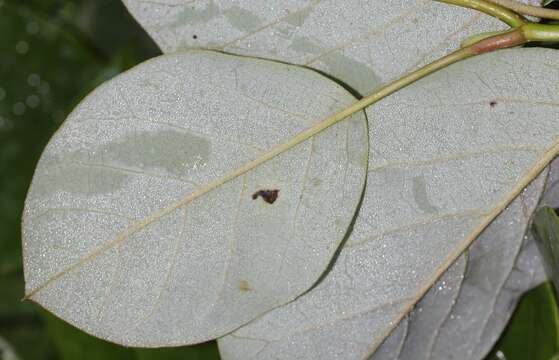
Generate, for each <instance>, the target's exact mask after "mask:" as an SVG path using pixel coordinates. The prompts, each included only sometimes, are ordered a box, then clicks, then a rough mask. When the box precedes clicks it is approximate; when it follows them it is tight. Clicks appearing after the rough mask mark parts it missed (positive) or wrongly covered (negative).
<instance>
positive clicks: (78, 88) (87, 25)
mask: <svg viewBox="0 0 559 360" xmlns="http://www.w3.org/2000/svg"><path fill="white" fill-rule="evenodd" d="M159 54H160V52H159V50H158V48H157V47H156V45H155V44H154V43H153V42H152V41H151V39H150V38H149V37H148V36H147V35H146V33H145V32H144V31H143V30H142V29H141V27H140V26H139V25H137V24H136V22H135V21H134V20H133V19H132V17H131V16H130V15H129V14H128V13H127V11H126V9H125V8H124V6H123V5H122V2H121V1H120V0H81V1H78V0H74V1H62V0H0V338H3V339H5V340H7V341H8V343H9V344H10V345H11V346H12V347H13V348H14V350H15V352H16V353H17V355H19V357H20V359H23V360H34V359H41V360H43V359H47V360H50V359H52V360H58V359H60V360H75V359H82V360H88V359H92V360H93V359H95V360H98V359H109V360H110V359H136V360H152V359H161V360H174V359H181V360H206V359H216V360H217V359H219V354H218V352H217V346H216V344H215V343H209V344H204V345H199V346H193V347H181V348H169V349H153V350H152V349H144V350H139V349H131V348H124V347H121V346H118V345H114V344H110V343H107V342H104V341H101V340H98V339H96V338H94V337H92V336H89V335H87V334H85V333H83V332H81V331H79V330H77V329H75V328H73V327H72V326H70V325H68V324H66V323H65V322H63V321H61V320H59V319H57V318H55V317H54V316H52V315H50V314H48V313H47V312H46V311H44V310H42V309H40V308H39V306H37V305H35V304H33V303H31V302H21V298H22V297H23V294H24V292H23V291H24V290H23V274H22V265H21V256H22V254H21V240H20V239H21V235H20V219H21V213H22V209H23V203H24V200H25V194H26V192H27V189H28V187H29V183H30V181H31V178H32V175H33V169H34V167H35V165H36V163H37V161H38V159H39V156H40V154H41V151H42V150H43V148H44V147H45V145H46V143H47V141H48V139H49V138H50V137H51V135H52V134H53V132H54V131H55V130H56V129H57V128H58V126H59V125H60V124H61V122H62V121H63V120H64V118H65V117H66V115H67V114H68V113H69V112H70V111H71V110H72V109H73V108H74V107H75V106H76V104H77V103H78V102H79V101H80V100H81V99H82V98H83V97H84V96H85V95H86V94H87V93H89V92H90V91H91V90H93V89H94V88H95V87H96V86H97V85H99V84H100V83H102V82H103V81H105V80H107V79H109V78H111V77H112V76H114V75H116V74H119V73H121V72H122V71H124V70H126V69H128V68H130V67H132V66H134V65H136V64H138V63H140V62H142V61H144V60H146V59H148V58H151V57H154V56H157V55H159ZM0 358H1V354H0Z"/></svg>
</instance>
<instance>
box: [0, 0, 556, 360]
mask: <svg viewBox="0 0 559 360" xmlns="http://www.w3.org/2000/svg"><path fill="white" fill-rule="evenodd" d="M157 55H159V50H158V49H157V47H156V46H155V44H154V43H153V42H152V41H151V40H150V39H149V37H148V36H147V35H146V34H145V32H144V31H143V30H142V29H141V28H140V27H139V26H138V25H137V24H136V23H135V21H134V20H133V19H132V17H131V16H129V14H128V13H127V12H126V10H125V8H124V6H123V5H122V3H121V1H120V0H81V1H78V0H74V1H62V0H0V338H3V339H5V340H7V341H8V343H9V344H11V346H12V347H13V348H14V350H15V352H16V353H17V355H19V357H20V358H21V359H24V360H34V359H46V360H74V359H81V360H89V359H92V360H93V359H96V360H97V359H108V360H110V359H125V360H126V359H135V360H156V359H157V360H160V359H161V360H174V359H177V360H179V359H180V360H212V359H214V360H217V359H219V354H218V352H217V347H216V344H215V342H212V343H208V344H202V345H198V346H193V347H180V348H168V349H141V350H140V349H132V348H124V347H121V346H118V345H115V344H111V343H107V342H104V341H101V340H99V339H96V338H94V337H92V336H90V335H88V334H85V333H83V332H81V331H79V330H77V329H75V328H73V327H72V326H70V325H68V324H66V323H65V322H63V321H61V320H59V319H57V318H56V317H54V316H53V315H51V314H49V313H47V312H46V311H44V310H42V309H40V308H39V307H38V306H36V305H35V304H33V303H31V302H21V301H20V299H21V298H22V297H23V283H24V282H23V274H22V265H21V256H22V254H21V244H20V239H21V235H20V219H21V213H22V208H23V203H24V199H25V194H26V191H27V188H28V187H29V183H30V181H31V178H32V175H33V169H34V167H35V164H36V163H37V161H38V159H39V156H40V154H41V151H42V149H43V148H44V146H45V145H46V143H47V141H48V139H49V138H50V137H51V135H52V134H53V132H54V131H55V130H56V129H57V128H58V126H59V125H60V124H61V122H62V121H63V120H64V118H65V117H66V115H67V114H68V113H69V112H70V111H71V110H72V109H73V108H74V107H75V106H76V104H77V103H78V102H79V101H80V100H81V99H82V98H83V97H84V96H85V95H86V94H87V93H89V92H90V91H91V90H93V89H94V88H95V87H96V86H97V85H99V84H100V83H102V82H103V81H105V80H107V79H109V78H111V77H112V76H114V75H116V74H119V73H121V72H122V71H124V70H126V69H128V68H130V67H132V66H134V65H136V64H138V63H140V62H142V61H144V60H146V59H148V58H151V57H153V56H157ZM556 306H557V305H556V302H555V298H554V296H553V292H552V291H551V287H550V286H549V284H546V285H543V286H541V287H539V288H537V289H535V290H533V291H532V292H530V293H529V294H528V295H527V296H526V297H525V298H524V299H523V300H522V302H521V303H520V305H519V308H518V311H517V312H516V314H515V315H514V317H513V320H512V321H511V323H510V325H509V327H508V328H507V331H506V332H505V334H504V336H503V338H502V339H501V340H500V341H499V343H498V344H497V346H496V348H495V350H494V351H493V352H492V354H491V355H490V357H489V359H499V360H500V359H503V357H502V356H505V358H506V359H509V360H511V359H549V358H550V355H551V354H556V353H557V352H558V351H559V345H558V344H559V342H558V341H557V334H558V331H557V330H558V329H557V326H558V324H557V320H558V319H557V307H556ZM0 340H1V339H0ZM546 356H547V357H546ZM0 357H1V354H0Z"/></svg>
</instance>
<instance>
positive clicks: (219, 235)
mask: <svg viewBox="0 0 559 360" xmlns="http://www.w3.org/2000/svg"><path fill="white" fill-rule="evenodd" d="M352 102H354V98H353V97H352V96H351V95H349V94H348V93H347V91H345V90H344V89H343V88H341V87H340V86H338V85H336V84H335V83H333V82H332V81H330V80H328V79H327V78H325V77H323V76H321V75H319V74H317V73H315V72H313V71H310V70H307V69H303V68H300V67H294V66H289V65H284V64H279V63H274V62H268V61H262V60H256V59H249V58H244V57H235V56H230V55H224V54H219V53H215V52H207V51H191V52H182V53H177V54H175V55H169V56H163V57H160V58H156V59H154V60H152V61H149V62H147V63H145V64H143V65H140V66H139V67H136V68H134V69H133V70H131V71H129V72H127V73H125V74H124V75H120V76H119V77H117V78H115V79H113V80H111V81H110V82H108V83H106V84H105V85H103V86H101V87H100V88H98V89H97V90H96V91H94V92H93V93H92V94H91V95H90V96H89V97H88V98H86V99H85V100H84V101H83V102H82V103H81V104H80V105H79V106H78V107H77V108H76V110H75V111H74V112H73V113H72V115H71V116H70V117H69V118H68V120H67V121H66V122H65V124H64V126H63V127H62V128H61V129H60V130H59V131H58V133H57V134H56V135H55V136H54V137H53V139H52V140H51V141H50V143H49V145H48V146H47V148H46V150H45V152H44V153H43V156H42V158H41V160H40V162H39V164H38V166H37V169H36V173H35V176H34V179H33V183H32V186H31V189H30V191H29V194H28V197H27V200H26V207H25V212H24V225H23V237H24V241H23V247H24V253H25V256H24V268H25V273H26V293H27V297H29V298H32V299H33V300H34V301H36V302H38V303H40V304H41V305H42V306H44V307H45V308H47V309H48V310H49V311H51V312H53V313H54V314H56V315H57V316H59V317H61V318H63V319H64V320H66V321H68V322H70V323H71V324H73V325H75V326H77V327H79V328H80V329H82V330H84V331H86V332H88V333H91V334H94V335H96V336H98V337H100V338H103V339H106V340H109V341H112V342H117V343H121V344H125V345H135V346H143V347H156V346H174V345H182V344H190V343H195V342H202V341H205V340H208V339H212V338H215V337H218V336H221V335H223V334H225V333H227V332H230V331H231V330H234V329H235V328H237V327H239V326H240V325H242V324H244V323H246V322H248V321H250V320H251V319H253V318H254V317H256V316H258V315H261V314H262V313H264V312H266V311H269V310H270V309H272V308H274V307H277V306H279V305H282V304H284V303H286V302H288V301H290V300H293V299H294V298H295V297H296V296H298V295H300V294H301V293H302V292H304V291H306V290H307V289H308V288H309V287H310V286H311V285H312V284H313V283H314V282H316V280H317V279H318V277H319V276H320V275H321V274H322V273H323V271H324V270H325V268H326V267H327V265H328V263H329V261H330V258H331V257H332V255H333V254H334V252H335V251H336V249H337V247H338V245H339V244H340V242H341V241H342V239H343V237H344V235H345V233H346V231H347V228H348V226H349V224H350V222H351V221H352V218H353V216H354V213H355V210H356V206H357V204H358V202H359V200H360V198H361V195H362V190H363V186H364V182H365V175H366V165H367V149H368V147H367V144H368V143H367V132H366V120H365V117H364V115H363V114H362V113H360V114H356V115H354V116H353V117H351V119H349V120H346V121H344V122H341V123H339V124H337V125H335V126H333V127H331V128H329V129H327V130H325V131H323V132H321V133H319V134H317V135H316V136H314V137H312V138H310V139H308V140H307V141H305V142H303V143H301V144H299V145H298V146H295V147H293V148H291V149H289V150H287V151H285V152H284V153H282V154H280V155H279V156H277V157H275V158H273V159H272V160H270V161H268V162H265V163H263V164H262V165H260V166H257V167H256V168H254V169H253V170H251V171H248V172H247V173H245V174H242V173H240V176H237V174H236V173H235V172H234V171H237V170H238V169H239V167H240V166H242V165H244V164H246V163H247V162H248V161H250V160H254V159H258V158H260V157H262V154H263V153H264V152H265V151H266V150H267V149H270V148H272V147H274V146H277V145H278V144H282V143H283V142H285V141H286V140H287V139H289V138H291V137H292V136H293V135H295V134H298V133H300V132H301V131H303V130H305V129H307V128H309V127H310V126H312V125H313V124H315V123H316V122H317V121H319V120H320V119H321V118H323V117H325V116H326V115H329V114H330V113H332V112H336V111H337V110H339V109H340V108H343V107H345V106H347V105H348V104H350V103H352ZM225 174H230V178H229V181H226V182H223V181H222V180H221V179H222V178H223V176H224V175H225ZM231 174H232V175H231ZM208 184H209V185H208ZM210 186H215V188H214V189H213V191H212V189H211V187H210ZM272 189H276V190H278V191H279V193H277V192H276V195H278V194H279V197H278V199H277V200H276V201H275V202H274V201H270V199H269V198H268V199H267V198H266V194H265V193H264V192H265V191H267V190H272ZM263 191H264V192H263ZM259 195H262V196H261V197H262V198H264V199H262V198H261V197H259ZM326 195H327V196H326ZM265 200H267V201H265ZM268 202H269V203H268ZM272 203H273V204H272Z"/></svg>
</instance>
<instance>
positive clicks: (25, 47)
mask: <svg viewBox="0 0 559 360" xmlns="http://www.w3.org/2000/svg"><path fill="white" fill-rule="evenodd" d="M28 51H29V44H28V43H27V41H23V40H21V41H18V43H17V44H16V52H17V53H18V54H21V55H24V54H26V53H27V52H28Z"/></svg>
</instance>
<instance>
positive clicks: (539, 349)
mask: <svg viewBox="0 0 559 360" xmlns="http://www.w3.org/2000/svg"><path fill="white" fill-rule="evenodd" d="M558 326H559V317H558V314H557V301H556V300H555V296H554V294H553V288H552V286H551V284H550V283H545V284H543V285H541V286H539V287H537V288H535V289H534V290H532V291H530V292H529V293H527V294H526V295H525V296H524V297H523V298H522V301H521V302H520V304H519V306H518V309H517V310H516V312H515V314H514V317H513V318H512V320H511V323H510V324H509V325H508V327H507V330H506V331H505V333H504V334H503V338H502V339H501V340H500V341H499V343H498V344H497V345H496V346H495V350H494V351H493V352H492V354H491V356H489V357H488V358H487V360H500V359H507V360H524V359H531V360H550V359H552V358H553V357H554V355H556V354H557V353H558V352H559V339H558V335H559V328H558Z"/></svg>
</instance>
